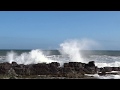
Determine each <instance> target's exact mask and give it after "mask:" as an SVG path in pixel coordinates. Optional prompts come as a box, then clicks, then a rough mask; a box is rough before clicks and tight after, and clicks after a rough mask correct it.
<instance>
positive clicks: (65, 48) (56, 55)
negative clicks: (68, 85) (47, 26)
mask: <svg viewBox="0 0 120 90" xmlns="http://www.w3.org/2000/svg"><path fill="white" fill-rule="evenodd" d="M99 46H100V45H99V44H98V43H97V42H95V41H93V40H88V39H82V40H75V39H74V40H67V41H65V42H63V43H61V44H60V46H59V48H58V49H56V50H41V49H33V50H3V49H2V50H0V63H2V62H9V63H11V62H13V61H14V62H17V63H18V64H25V65H26V64H36V63H43V62H44V63H51V62H59V63H60V65H61V66H63V64H64V63H66V62H83V63H88V62H89V61H95V65H96V66H98V67H105V66H110V67H120V51H119V50H99ZM93 47H94V48H95V47H96V48H97V49H98V50H92V48H93ZM94 76H95V77H98V75H94ZM99 78H104V79H108V78H114V79H116V78H120V76H119V75H118V76H115V75H113V76H106V77H100V76H99Z"/></svg>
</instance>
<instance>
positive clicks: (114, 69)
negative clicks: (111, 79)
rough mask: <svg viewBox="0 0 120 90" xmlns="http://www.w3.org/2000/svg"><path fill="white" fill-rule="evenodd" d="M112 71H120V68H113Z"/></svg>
mask: <svg viewBox="0 0 120 90" xmlns="http://www.w3.org/2000/svg"><path fill="white" fill-rule="evenodd" d="M112 71H120V67H112Z"/></svg>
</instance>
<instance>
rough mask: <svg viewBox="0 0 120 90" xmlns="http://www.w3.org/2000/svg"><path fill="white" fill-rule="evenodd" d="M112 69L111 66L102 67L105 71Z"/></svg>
mask: <svg viewBox="0 0 120 90" xmlns="http://www.w3.org/2000/svg"><path fill="white" fill-rule="evenodd" d="M112 69H113V68H112V67H104V70H105V72H111V71H112Z"/></svg>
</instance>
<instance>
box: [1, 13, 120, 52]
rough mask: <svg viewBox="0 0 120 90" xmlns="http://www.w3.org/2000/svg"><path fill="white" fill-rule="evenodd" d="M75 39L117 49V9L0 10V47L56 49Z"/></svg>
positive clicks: (119, 32)
mask: <svg viewBox="0 0 120 90" xmlns="http://www.w3.org/2000/svg"><path fill="white" fill-rule="evenodd" d="M74 38H76V39H82V38H90V39H93V40H95V41H97V42H99V43H100V44H101V45H102V48H98V49H106V50H120V12H119V11H0V49H37V48H39V49H56V48H58V47H59V44H60V43H62V42H63V41H64V40H66V39H74Z"/></svg>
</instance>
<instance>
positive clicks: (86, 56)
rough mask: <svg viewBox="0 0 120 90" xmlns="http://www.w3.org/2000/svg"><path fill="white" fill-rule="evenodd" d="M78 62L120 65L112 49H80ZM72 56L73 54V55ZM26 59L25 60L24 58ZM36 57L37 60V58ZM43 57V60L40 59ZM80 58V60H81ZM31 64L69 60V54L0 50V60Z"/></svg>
mask: <svg viewBox="0 0 120 90" xmlns="http://www.w3.org/2000/svg"><path fill="white" fill-rule="evenodd" d="M79 54H80V56H81V57H80V58H78V60H73V61H78V62H82V61H83V62H85V63H87V62H89V61H95V64H96V65H97V66H98V67H104V66H116V67H119V66H120V51H113V50H81V51H80V53H79ZM73 57H74V56H73ZM25 59H26V60H25ZM37 59H38V60H37ZM42 59H43V60H42ZM81 59H82V60H81ZM12 61H16V62H17V63H20V64H21V63H23V64H31V63H39V62H46V63H47V62H48V63H49V61H50V62H52V61H53V62H54V61H57V62H60V63H61V62H62V63H65V62H69V61H71V58H70V56H69V55H65V54H62V53H61V52H60V51H59V50H40V49H36V50H0V62H10V63H11V62H12Z"/></svg>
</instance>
